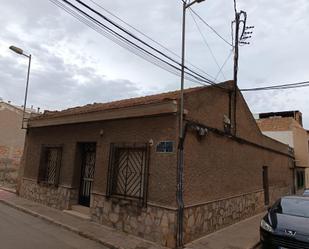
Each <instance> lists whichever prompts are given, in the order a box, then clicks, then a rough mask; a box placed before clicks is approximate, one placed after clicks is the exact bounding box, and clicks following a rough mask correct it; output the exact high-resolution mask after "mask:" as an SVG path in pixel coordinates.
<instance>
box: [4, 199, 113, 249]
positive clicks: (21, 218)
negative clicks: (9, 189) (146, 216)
mask: <svg viewBox="0 0 309 249" xmlns="http://www.w3.org/2000/svg"><path fill="white" fill-rule="evenodd" d="M0 248H5V249H19V248H20V249H33V248H35V249H41V248H48V249H73V248H74V249H85V248H87V249H107V247H104V246H103V245H101V244H99V243H96V242H93V241H91V240H88V239H85V238H82V237H80V236H78V235H77V234H75V233H72V232H69V231H67V230H64V229H62V228H60V227H58V226H55V225H53V224H49V223H47V222H45V221H43V220H41V219H39V218H36V217H33V216H31V215H28V214H25V213H23V212H20V211H18V210H16V209H14V208H11V207H8V206H6V205H5V204H2V203H0Z"/></svg>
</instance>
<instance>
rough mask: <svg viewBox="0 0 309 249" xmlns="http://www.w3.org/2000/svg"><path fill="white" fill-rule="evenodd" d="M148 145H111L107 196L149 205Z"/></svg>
mask: <svg viewBox="0 0 309 249" xmlns="http://www.w3.org/2000/svg"><path fill="white" fill-rule="evenodd" d="M148 160H149V146H148V144H111V150H110V162H109V170H108V183H107V184H108V186H107V196H108V197H111V196H114V197H120V198H125V199H136V200H139V201H140V202H141V203H142V205H146V203H147V186H148Z"/></svg>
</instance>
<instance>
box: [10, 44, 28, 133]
mask: <svg viewBox="0 0 309 249" xmlns="http://www.w3.org/2000/svg"><path fill="white" fill-rule="evenodd" d="M10 49H11V50H12V51H14V52H15V53H17V54H20V55H23V56H25V57H27V58H28V59H29V64H28V72H27V83H26V91H25V99H24V107H23V120H22V123H21V128H22V129H26V127H24V121H25V119H26V118H25V113H26V105H27V96H28V85H29V76H30V65H31V54H29V55H27V54H25V53H24V51H23V50H22V49H21V48H18V47H15V46H10Z"/></svg>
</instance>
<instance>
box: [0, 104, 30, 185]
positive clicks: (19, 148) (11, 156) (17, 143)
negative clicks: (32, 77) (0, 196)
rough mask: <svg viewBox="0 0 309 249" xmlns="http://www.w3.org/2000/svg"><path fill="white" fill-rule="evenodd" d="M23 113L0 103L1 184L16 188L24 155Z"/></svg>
mask: <svg viewBox="0 0 309 249" xmlns="http://www.w3.org/2000/svg"><path fill="white" fill-rule="evenodd" d="M21 122H22V112H21V111H20V110H17V109H16V108H15V107H13V106H10V105H9V104H6V103H3V102H0V184H1V183H3V184H5V185H10V186H14V185H15V184H16V181H17V172H18V168H19V163H20V159H21V156H22V153H23V146H24V140H25V130H22V129H21Z"/></svg>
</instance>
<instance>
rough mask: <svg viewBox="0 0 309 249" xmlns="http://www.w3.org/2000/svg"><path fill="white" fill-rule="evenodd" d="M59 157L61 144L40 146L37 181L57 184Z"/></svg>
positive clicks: (60, 155) (59, 165)
mask: <svg viewBox="0 0 309 249" xmlns="http://www.w3.org/2000/svg"><path fill="white" fill-rule="evenodd" d="M61 157H62V147H61V146H42V151H41V163H40V167H39V177H38V182H39V183H45V184H49V185H54V186H58V183H59V174H60V167H61Z"/></svg>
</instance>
